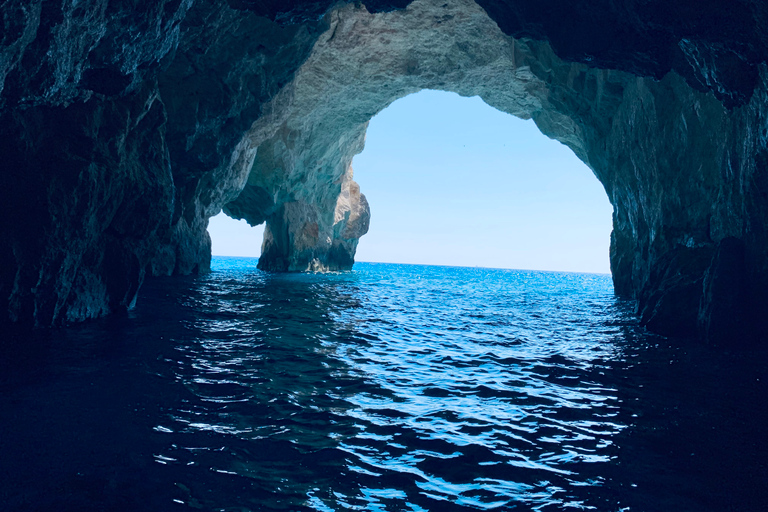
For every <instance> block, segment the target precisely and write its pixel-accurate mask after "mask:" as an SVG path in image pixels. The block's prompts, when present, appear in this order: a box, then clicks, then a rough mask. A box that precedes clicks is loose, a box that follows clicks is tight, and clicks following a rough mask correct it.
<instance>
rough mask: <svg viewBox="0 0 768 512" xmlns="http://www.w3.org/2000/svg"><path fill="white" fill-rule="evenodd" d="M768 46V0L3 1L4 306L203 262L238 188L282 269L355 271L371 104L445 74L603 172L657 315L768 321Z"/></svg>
mask: <svg viewBox="0 0 768 512" xmlns="http://www.w3.org/2000/svg"><path fill="white" fill-rule="evenodd" d="M767 60H768V4H766V2H764V1H762V0H732V1H728V2H725V1H722V0H720V1H718V0H705V1H689V0H685V1H681V2H673V3H669V2H665V1H662V0H651V1H648V2H642V3H637V2H630V1H627V0H598V1H595V0H589V1H586V0H569V1H566V0H553V1H551V2H540V1H539V0H520V1H512V0H477V1H474V0H414V1H409V0H363V1H357V2H351V1H349V2H335V1H333V2H332V1H330V0H291V1H281V0H263V1H257V0H211V1H205V2H203V1H201V0H197V1H194V0H157V1H151V2H139V3H137V2H121V1H112V2H108V1H106V0H84V1H80V2H69V1H63V0H55V1H48V2H43V1H42V0H8V1H6V2H5V3H4V4H3V6H2V30H0V156H1V159H0V162H2V163H0V167H2V171H1V172H0V238H1V239H2V240H3V243H2V244H1V245H0V320H1V321H2V322H13V323H23V324H34V325H37V326H50V325H56V324H61V323H64V322H71V321H79V320H84V319H88V318H94V317H98V316H102V315H106V314H108V313H110V312H114V311H119V310H122V309H126V308H129V307H131V306H132V305H133V304H134V303H135V301H136V296H137V292H138V290H139V288H140V286H141V284H142V282H143V280H144V279H145V277H146V276H148V275H173V274H180V275H183V274H190V273H202V272H206V271H207V270H209V267H210V258H211V255H210V238H209V236H208V233H207V231H206V228H207V224H208V219H209V218H210V217H212V216H213V215H216V214H217V213H219V212H220V211H221V210H222V209H223V210H224V212H225V213H226V214H228V215H229V216H231V217H233V218H237V219H245V220H246V221H248V222H249V223H250V224H252V225H257V224H261V223H264V222H265V223H266V230H265V235H264V243H263V251H262V252H263V256H262V258H261V260H260V266H261V267H262V268H263V269H266V270H273V271H304V270H326V269H348V268H350V267H351V265H352V263H353V261H354V255H355V249H356V246H357V242H358V239H359V238H360V237H361V236H362V235H364V234H365V233H366V231H367V229H368V222H369V217H370V210H369V208H368V204H367V202H366V200H365V196H364V195H363V194H362V193H361V192H360V188H359V187H358V185H357V184H356V183H355V182H354V180H353V173H352V169H351V161H352V158H353V156H354V155H355V154H357V153H358V152H360V151H361V150H362V148H363V144H364V140H365V131H366V127H367V123H368V121H369V120H370V119H371V118H372V117H373V116H374V115H375V114H376V113H378V112H379V111H381V110H382V109H384V108H386V107H387V106H388V105H389V104H390V103H392V102H393V101H395V100H397V99H398V98H401V97H403V96H405V95H407V94H410V93H413V92H416V91H419V90H421V89H425V88H428V89H439V90H445V91H453V92H456V93H459V94H461V95H465V96H475V95H477V96H480V97H481V98H482V99H483V100H484V101H485V102H486V103H488V104H489V105H491V106H493V107H495V108H497V109H499V110H501V111H503V112H506V113H509V114H511V115H514V116H517V117H520V118H524V119H533V120H534V122H535V123H536V125H537V126H538V127H539V129H540V130H541V131H542V132H543V133H544V134H546V135H548V136H549V137H551V138H554V139H556V140H558V141H560V142H562V143H563V144H565V145H567V146H568V147H569V148H571V149H572V150H573V152H574V153H575V154H576V155H577V156H578V157H579V158H580V159H581V160H582V161H584V162H585V163H586V164H587V165H588V166H589V167H590V169H592V171H593V172H594V173H595V175H596V176H597V178H598V179H599V180H600V181H601V183H602V184H603V186H604V187H605V190H606V193H607V195H608V198H609V200H610V202H611V203H612V205H613V208H614V214H613V226H614V229H613V234H612V237H611V267H612V273H613V278H614V285H615V291H616V293H617V294H619V295H621V296H624V297H628V298H631V299H634V300H636V301H637V305H638V306H637V311H638V314H639V315H640V317H641V319H642V322H643V323H644V324H645V325H647V326H648V328H650V329H651V330H654V331H657V332H659V333H662V334H669V335H682V336H695V337H699V338H701V339H703V340H708V341H712V342H717V343H737V342H739V341H740V340H742V339H744V338H748V337H754V336H760V335H763V334H765V333H766V331H768V325H767V324H766V320H765V319H766V318H768V315H765V314H764V312H763V311H762V310H763V309H764V307H765V306H764V305H765V304H767V303H768V228H767V227H766V226H767V225H768V65H766V61H767ZM467 178H468V179H471V176H468V177H467ZM427 228H428V227H425V229H427Z"/></svg>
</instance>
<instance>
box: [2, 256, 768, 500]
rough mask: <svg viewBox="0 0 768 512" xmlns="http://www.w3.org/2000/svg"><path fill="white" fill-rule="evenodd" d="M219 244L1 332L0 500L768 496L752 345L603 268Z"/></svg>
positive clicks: (764, 379)
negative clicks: (36, 326) (109, 309)
mask: <svg viewBox="0 0 768 512" xmlns="http://www.w3.org/2000/svg"><path fill="white" fill-rule="evenodd" d="M214 268H215V271H214V272H213V273H212V274H210V275H207V276H202V277H198V278H182V279H157V280H153V281H150V282H149V283H147V284H146V285H145V288H144V289H143V292H142V297H141V299H140V302H139V304H138V307H137V308H136V309H135V310H134V311H132V312H131V313H130V314H128V315H124V316H114V317H111V318H107V319H103V320H100V321H96V322H90V323H87V324H85V325H79V326H74V327H70V328H66V329H60V330H55V331H47V332H35V333H28V332H26V333H25V332H21V331H18V332H17V331H6V332H4V333H3V337H4V345H5V348H4V349H3V350H2V352H1V353H0V357H2V359H1V360H0V391H1V393H0V420H1V421H0V510H9V511H21V510H24V511H26V510H29V511H43V510H45V511H48V510H51V511H54V510H55V511H75V510H78V511H82V510H105V511H118V510H119V511H123V510H125V511H129V510H130V511H144V510H147V511H165V510H169V511H173V510H179V511H183V510H211V511H214V510H215V511H238V512H242V511H272V510H280V511H294V510H296V511H302V510H317V511H336V510H367V511H401V510H403V511H424V510H431V511H450V510H474V509H495V510H522V511H526V510H536V511H555V510H598V511H620V510H621V511H626V510H631V511H672V510H674V511H689V510H690V511H697V512H699V511H718V512H719V511H723V510H739V511H751V510H754V511H759V510H768V469H767V465H766V455H768V441H767V440H766V439H767V437H768V436H766V429H765V426H766V421H767V420H768V404H767V403H766V396H767V394H766V393H767V392H768V386H766V384H767V383H768V375H766V371H765V368H766V364H765V363H766V358H765V354H764V353H762V352H756V351H755V350H754V349H752V350H739V351H729V350H723V349H718V350H715V349H711V348H707V347H704V346H700V345H696V344H691V343H687V342H684V341H680V340H674V341H673V340H667V339H664V338H661V337H657V336H653V335H649V334H647V333H645V332H643V330H642V329H640V328H639V327H638V326H637V325H636V320H635V319H634V317H633V316H632V314H631V313H632V311H631V304H628V303H626V302H622V301H619V300H617V299H616V298H615V297H614V296H613V294H612V288H611V283H610V277H609V276H604V275H589V274H568V273H551V272H546V273H545V272H529V271H513V270H490V269H477V268H450V267H429V266H410V265H389V264H357V265H356V266H355V270H354V271H353V272H351V273H340V274H324V275H321V274H300V275H270V274H265V273H262V272H260V271H258V270H257V269H256V268H255V260H249V259H236V258H218V259H215V260H214Z"/></svg>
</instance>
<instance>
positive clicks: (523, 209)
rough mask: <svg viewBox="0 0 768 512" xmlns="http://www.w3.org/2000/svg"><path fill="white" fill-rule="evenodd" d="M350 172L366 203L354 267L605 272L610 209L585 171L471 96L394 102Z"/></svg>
mask: <svg viewBox="0 0 768 512" xmlns="http://www.w3.org/2000/svg"><path fill="white" fill-rule="evenodd" d="M352 167H353V169H354V172H355V180H356V181H357V182H358V183H359V184H360V188H361V191H362V192H363V193H364V194H365V195H366V197H367V198H368V202H369V204H370V205H371V226H370V230H369V232H368V234H366V235H365V236H363V237H362V238H361V239H360V243H359V245H358V247H357V255H356V258H355V259H356V261H378V262H389V263H419V264H438V265H450V266H470V267H471V266H479V267H499V268H517V269H532V270H559V271H573V272H594V273H609V272H610V263H609V245H610V233H611V229H612V223H611V216H612V211H613V209H612V206H611V204H610V203H609V201H608V197H607V196H606V193H605V190H604V189H603V186H602V185H601V184H600V182H599V181H598V180H597V178H596V177H595V176H594V174H593V173H592V171H591V170H590V169H589V168H588V167H587V166H586V165H585V164H584V163H583V162H581V161H580V160H579V159H578V158H577V157H576V156H575V155H574V154H573V152H572V151H571V150H570V149H569V148H567V147H566V146H565V145H563V144H561V143H560V142H557V141H555V140H552V139H550V138H548V137H546V136H545V135H543V134H542V133H541V132H540V131H539V129H538V128H537V127H536V125H535V124H534V123H533V121H530V120H527V121H525V120H522V119H519V118H516V117H514V116H511V115H509V114H506V113H503V112H500V111H498V110H496V109H494V108H493V107H491V106H489V105H487V104H486V103H485V102H483V100H482V99H480V98H479V97H471V98H467V97H462V96H459V95H458V94H455V93H451V92H444V91H435V90H422V91H421V92H418V93H415V94H412V95H409V96H406V97H404V98H401V99H400V100H398V101H395V102H394V103H392V104H391V105H390V106H389V107H387V108H386V109H385V110H383V111H381V112H380V113H379V114H378V115H377V116H375V117H374V118H373V119H372V120H371V122H370V124H369V127H368V131H367V135H366V145H365V149H364V151H363V152H362V153H360V154H359V155H357V156H356V157H355V158H354V160H353V163H352Z"/></svg>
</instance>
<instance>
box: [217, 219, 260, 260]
mask: <svg viewBox="0 0 768 512" xmlns="http://www.w3.org/2000/svg"><path fill="white" fill-rule="evenodd" d="M208 233H209V234H210V235H211V254H212V255H213V256H238V257H245V258H258V257H259V256H260V255H261V240H262V238H264V224H260V225H258V226H256V227H252V226H250V225H249V224H248V223H247V222H246V221H244V220H235V219H233V218H231V217H228V216H227V215H226V214H225V213H224V212H221V213H219V214H218V215H215V216H213V217H211V218H210V219H209V220H208Z"/></svg>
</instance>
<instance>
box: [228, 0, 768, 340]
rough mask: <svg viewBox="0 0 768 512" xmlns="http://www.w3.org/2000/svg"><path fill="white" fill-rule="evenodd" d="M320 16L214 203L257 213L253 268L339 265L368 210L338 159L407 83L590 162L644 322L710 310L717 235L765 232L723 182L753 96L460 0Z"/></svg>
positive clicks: (751, 118) (732, 168) (749, 167)
mask: <svg viewBox="0 0 768 512" xmlns="http://www.w3.org/2000/svg"><path fill="white" fill-rule="evenodd" d="M327 19H328V20H329V26H328V29H327V31H326V32H325V33H324V34H323V35H321V36H320V38H319V39H318V41H317V42H316V44H315V45H314V47H313V48H312V51H311V53H310V55H309V57H308V58H307V60H306V62H304V64H303V65H302V66H301V67H300V69H299V71H298V72H297V73H296V75H295V77H294V79H293V80H292V81H291V82H290V83H288V84H287V85H286V86H285V87H284V88H283V89H282V90H281V91H280V92H279V93H278V94H277V96H276V97H275V98H274V99H273V100H272V101H271V102H270V103H269V104H268V105H267V106H266V108H265V109H263V111H262V115H261V117H260V118H259V119H258V120H257V121H256V122H255V123H254V124H253V126H252V127H251V129H250V131H249V133H247V134H246V136H245V138H244V140H245V141H247V143H246V144H245V145H246V146H247V145H250V146H252V147H258V151H257V154H256V157H255V159H254V163H253V167H252V169H251V171H250V174H249V176H248V179H247V184H246V185H245V187H244V189H243V192H242V193H241V195H240V196H239V197H238V198H237V199H235V200H234V201H231V202H230V203H228V204H227V205H226V206H225V207H224V208H225V211H226V212H228V213H229V214H230V215H231V216H234V217H236V218H243V219H246V220H247V221H248V222H249V223H251V224H253V225H255V224H259V223H261V222H264V221H266V223H267V229H266V230H265V239H264V246H263V255H262V258H261V261H260V265H261V266H262V268H265V269H272V270H307V269H310V270H313V269H322V270H326V269H331V270H333V269H345V268H349V267H350V266H351V264H352V262H353V259H354V250H355V248H356V239H357V238H358V237H359V236H360V235H361V234H363V233H364V232H365V230H364V229H361V227H362V226H363V225H364V226H367V210H368V209H367V205H365V203H364V202H363V197H362V196H360V203H359V206H355V203H354V201H355V199H354V198H355V197H356V195H355V194H354V193H350V196H349V199H347V196H346V188H345V187H346V186H347V185H349V187H350V191H352V190H354V188H355V187H356V185H355V184H354V182H353V181H351V174H350V173H349V169H350V163H351V161H352V158H353V156H354V155H355V154H357V153H358V152H359V151H361V150H362V148H363V143H364V134H365V130H366V126H367V122H368V121H369V120H370V119H371V117H373V116H374V115H375V114H376V113H378V112H379V111H381V110H382V109H384V108H386V107H387V106H388V105H389V104H390V103H392V102H393V101H395V100H397V99H398V98H401V97H403V96H405V95H408V94H411V93H413V92H417V91H419V90H421V89H439V90H445V91H452V92H456V93H459V94H461V95H464V96H475V95H477V96H480V97H481V98H482V99H483V100H484V101H485V102H486V103H488V104H489V105H491V106H493V107H495V108H497V109H499V110H501V111H503V112H506V113H509V114H511V115H514V116H517V117H520V118H523V119H529V118H532V119H533V120H534V122H535V123H536V125H537V126H538V127H539V129H540V130H541V131H542V132H543V133H544V134H545V135H548V136H549V137H551V138H554V139H556V140H558V141H560V142H562V143H563V144H566V145H567V146H568V147H569V148H571V149H572V150H573V151H574V153H575V154H576V155H577V156H578V157H579V158H580V159H581V160H582V161H584V162H585V163H586V164H587V165H588V166H589V167H590V168H591V169H592V170H593V172H594V173H595V175H596V176H597V178H598V179H599V180H600V181H601V182H602V184H603V185H604V187H605V189H606V192H607V195H608V197H609V200H610V201H611V203H612V204H613V206H614V228H615V229H614V234H613V236H612V249H611V262H612V269H613V273H614V283H615V285H616V290H617V292H619V293H620V294H624V295H627V296H630V297H633V298H636V299H639V301H640V312H641V313H642V314H643V317H644V320H645V321H646V322H647V323H649V324H650V325H655V327H656V328H657V329H658V330H661V331H665V332H669V333H675V332H679V333H685V332H691V331H695V330H696V329H697V327H696V325H697V322H698V323H699V324H700V323H701V319H700V318H701V317H702V314H703V317H710V316H711V315H710V313H701V311H703V310H707V311H708V310H709V309H711V307H712V305H711V304H709V302H708V299H706V298H705V297H706V296H709V295H708V294H707V293H708V292H706V291H705V290H704V288H705V287H706V286H709V285H707V284H705V282H704V280H703V279H704V277H703V276H704V274H705V273H706V271H707V268H709V267H710V266H711V265H712V262H713V261H714V260H713V258H715V252H716V250H717V247H718V244H719V243H720V241H721V240H723V239H726V238H730V237H735V238H738V239H742V240H744V239H748V238H749V237H751V236H763V235H761V234H759V233H758V234H756V233H757V232H755V231H754V230H750V228H747V227H746V226H745V225H744V219H745V218H749V217H750V216H753V215H757V216H759V215H762V213H758V211H762V210H761V209H762V208H763V207H762V206H760V205H759V204H758V203H756V202H751V200H750V199H749V198H750V197H754V196H753V195H750V194H749V193H747V194H745V193H743V192H736V191H735V190H734V187H742V188H743V189H749V188H750V187H752V186H753V179H752V178H751V176H752V175H753V174H754V172H755V171H754V170H755V160H756V157H755V155H757V154H758V153H760V152H761V151H765V146H766V140H765V137H763V138H760V137H756V136H754V134H755V131H756V130H758V131H759V126H762V125H764V119H765V115H764V113H763V112H764V110H765V104H764V103H763V102H761V101H762V100H760V99H759V98H758V99H754V100H753V101H752V103H750V104H749V105H746V106H744V107H739V108H737V109H735V110H732V111H728V110H726V109H725V108H724V106H723V105H722V103H721V102H720V101H718V100H717V99H715V97H714V96H713V95H712V94H704V93H701V92H698V91H695V90H693V89H691V87H689V86H688V85H687V84H686V83H685V82H684V80H682V79H681V78H680V77H678V76H677V75H675V74H674V73H670V74H669V75H667V76H666V77H665V78H664V79H662V80H660V81H656V80H653V79H647V78H639V77H637V76H634V75H630V74H628V73H624V72H619V71H612V70H603V69H595V68H590V67H588V66H587V65H585V64H579V63H569V62H564V61H562V60H560V59H559V58H558V57H557V56H556V55H555V54H554V53H553V52H552V50H551V48H550V46H549V45H548V44H547V43H545V42H539V41H530V40H516V39H513V38H511V37H509V36H507V35H505V34H504V33H502V32H501V30H500V29H499V28H498V26H497V25H496V24H495V23H494V22H493V21H492V20H491V19H490V18H489V17H488V16H487V14H486V12H485V11H484V10H483V9H481V8H480V7H479V6H478V5H477V4H475V3H474V2H473V1H472V0H416V1H415V2H413V3H411V4H410V5H409V6H408V7H407V8H405V9H403V10H399V11H393V12H388V13H378V14H371V13H369V12H368V11H367V10H366V9H365V7H363V6H357V7H356V6H354V5H342V6H340V7H338V8H336V9H335V10H332V11H331V12H330V13H329V14H328V15H327ZM763 76H764V77H765V74H764V75H763ZM765 83H766V80H765V78H763V81H762V84H763V87H764V86H765ZM759 89H760V88H759ZM757 96H759V95H758V94H756V97H757ZM393 151H397V148H393ZM468 179H471V177H468ZM348 201H351V202H350V203H349V205H347V202H348ZM346 209H348V210H349V212H350V215H349V217H348V218H347V217H346V215H342V214H341V213H340V211H344V210H346ZM750 209H751V210H754V211H753V213H745V212H747V211H748V210H750ZM356 211H360V212H361V213H360V214H359V216H358V217H355V214H354V212H356ZM735 212H739V213H735ZM355 219H365V220H364V221H363V222H359V223H357V224H356V220H355ZM760 233H762V231H760ZM747 243H749V241H748V240H747ZM755 246H756V247H767V246H768V241H766V240H759V241H756V243H755ZM726 260H727V261H741V260H739V257H735V259H734V258H731V259H728V258H726ZM753 261H754V263H753V264H752V266H751V267H750V265H749V264H747V263H744V264H743V265H741V267H743V268H746V269H748V270H746V271H744V270H742V272H747V273H748V274H751V275H752V276H753V277H754V279H755V280H757V279H762V278H760V277H759V276H764V275H766V272H765V270H766V269H765V266H766V265H765V264H764V263H760V262H759V256H756V257H755V259H754V260H753ZM718 268H719V267H718ZM718 272H720V271H718ZM724 272H725V273H726V274H728V272H730V271H724ZM763 280H764V279H763ZM707 282H714V281H707ZM756 282H757V281H756ZM731 302H733V301H731ZM736 302H738V301H736ZM734 303H735V302H734ZM729 304H730V302H729ZM707 308H709V309H707ZM728 308H731V309H733V307H732V306H728V307H726V309H728ZM697 315H698V317H699V318H697ZM726 316H727V315H726ZM654 322H655V324H654ZM665 325H666V326H670V327H669V328H666V327H664V326H665Z"/></svg>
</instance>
